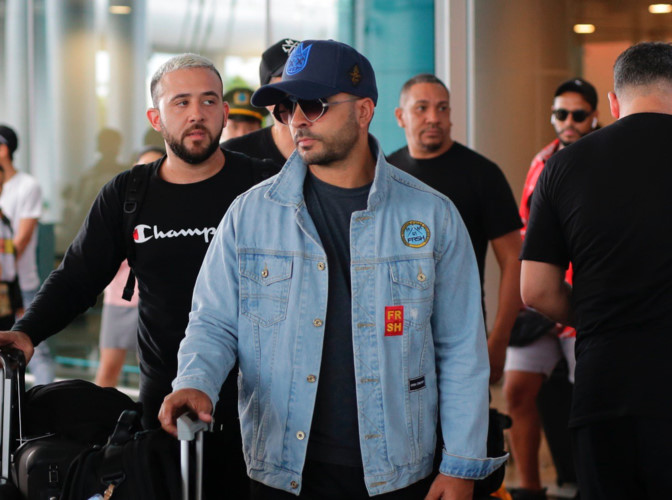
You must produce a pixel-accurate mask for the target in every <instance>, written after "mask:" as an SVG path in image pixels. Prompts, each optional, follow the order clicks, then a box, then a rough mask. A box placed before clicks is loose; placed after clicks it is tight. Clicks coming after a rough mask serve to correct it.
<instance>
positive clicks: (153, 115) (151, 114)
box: [147, 108, 161, 132]
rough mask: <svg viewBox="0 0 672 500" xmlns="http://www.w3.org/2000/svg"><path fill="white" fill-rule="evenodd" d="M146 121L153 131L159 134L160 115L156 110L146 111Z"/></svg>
mask: <svg viewBox="0 0 672 500" xmlns="http://www.w3.org/2000/svg"><path fill="white" fill-rule="evenodd" d="M147 119H148V120H149V124H150V125H151V126H152V128H153V129H154V130H156V131H157V132H161V113H159V110H158V109H157V108H148V109H147Z"/></svg>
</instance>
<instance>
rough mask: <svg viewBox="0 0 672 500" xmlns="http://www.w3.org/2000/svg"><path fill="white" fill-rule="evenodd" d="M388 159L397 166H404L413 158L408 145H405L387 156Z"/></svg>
mask: <svg viewBox="0 0 672 500" xmlns="http://www.w3.org/2000/svg"><path fill="white" fill-rule="evenodd" d="M387 161H388V162H389V163H391V164H392V165H394V166H396V167H399V168H402V167H403V166H404V164H406V163H408V162H409V161H413V158H411V155H410V153H409V152H408V146H404V147H403V148H399V149H397V150H396V151H395V152H393V153H391V154H389V155H388V156H387Z"/></svg>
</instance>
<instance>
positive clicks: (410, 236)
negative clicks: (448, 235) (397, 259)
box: [401, 220, 431, 248]
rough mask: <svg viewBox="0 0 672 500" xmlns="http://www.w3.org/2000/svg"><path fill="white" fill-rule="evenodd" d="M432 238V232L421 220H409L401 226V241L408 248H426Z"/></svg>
mask: <svg viewBox="0 0 672 500" xmlns="http://www.w3.org/2000/svg"><path fill="white" fill-rule="evenodd" d="M430 236H431V232H430V230H429V228H428V227H427V225H426V224H425V223H424V222H420V221H419V220H409V221H408V222H407V223H406V224H404V225H403V226H401V241H403V242H404V245H406V246H407V247H412V248H420V247H424V246H425V245H426V244H427V242H428V241H429V238H430Z"/></svg>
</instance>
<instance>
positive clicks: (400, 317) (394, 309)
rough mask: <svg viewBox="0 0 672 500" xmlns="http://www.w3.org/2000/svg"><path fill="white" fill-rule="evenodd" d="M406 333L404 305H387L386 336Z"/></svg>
mask: <svg viewBox="0 0 672 500" xmlns="http://www.w3.org/2000/svg"><path fill="white" fill-rule="evenodd" d="M403 334H404V306H385V336H386V337H395V336H397V335H403Z"/></svg>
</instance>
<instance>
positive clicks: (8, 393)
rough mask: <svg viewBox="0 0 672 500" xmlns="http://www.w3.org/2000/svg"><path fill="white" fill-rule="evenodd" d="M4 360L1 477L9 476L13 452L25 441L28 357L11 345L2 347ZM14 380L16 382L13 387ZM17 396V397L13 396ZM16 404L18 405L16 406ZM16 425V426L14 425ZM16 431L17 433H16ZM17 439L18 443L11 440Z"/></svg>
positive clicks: (0, 400) (0, 404)
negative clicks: (13, 418) (23, 420)
mask: <svg viewBox="0 0 672 500" xmlns="http://www.w3.org/2000/svg"><path fill="white" fill-rule="evenodd" d="M0 351H1V352H2V358H1V359H2V362H1V363H0V365H2V366H1V371H2V377H1V378H0V381H1V382H0V383H1V384H2V385H1V387H0V408H1V409H2V412H1V413H0V432H1V433H2V438H0V477H1V478H2V479H8V478H9V465H10V461H11V454H12V453H13V451H14V450H15V449H16V447H18V446H20V445H21V444H22V443H23V424H22V416H21V413H22V408H21V406H22V401H23V393H24V391H25V379H24V374H25V369H26V358H25V356H24V354H23V351H21V350H19V349H15V348H13V347H9V346H2V347H0ZM12 382H15V383H16V386H15V387H12ZM12 394H14V395H15V396H16V399H14V398H13V397H12ZM15 405H16V406H15ZM13 412H16V417H17V422H15V423H14V424H13V425H12V413H13ZM14 425H16V427H14ZM14 433H16V435H14ZM10 439H16V440H17V442H16V443H12V442H10Z"/></svg>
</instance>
